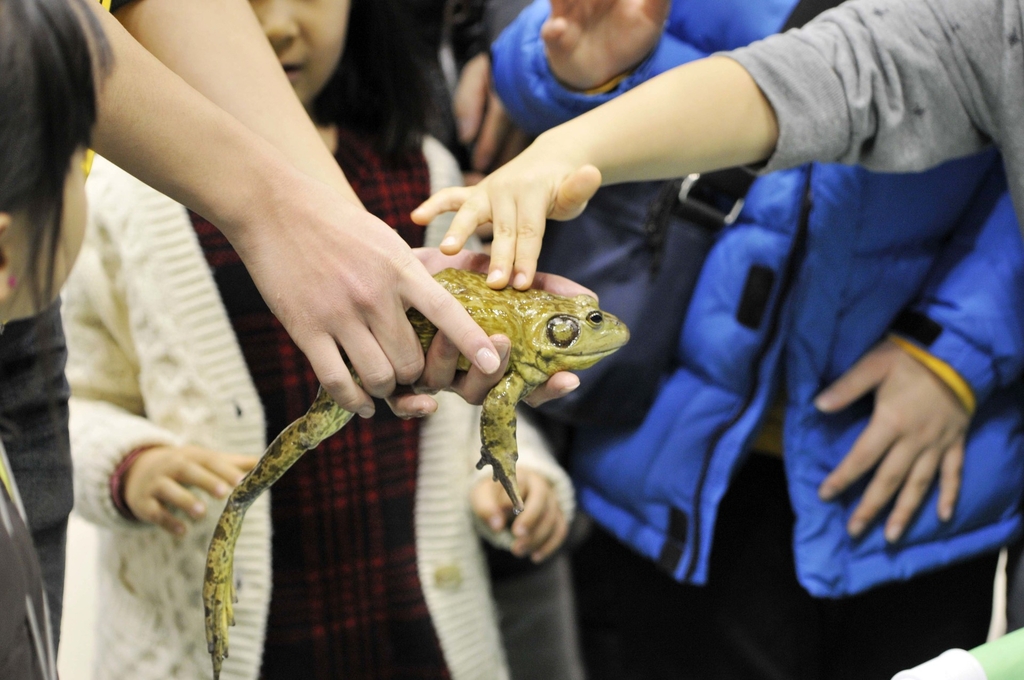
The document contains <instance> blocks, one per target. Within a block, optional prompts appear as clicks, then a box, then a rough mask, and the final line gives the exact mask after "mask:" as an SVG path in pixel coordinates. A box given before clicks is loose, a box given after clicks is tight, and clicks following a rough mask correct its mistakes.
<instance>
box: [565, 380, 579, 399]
mask: <svg viewBox="0 0 1024 680" xmlns="http://www.w3.org/2000/svg"><path fill="white" fill-rule="evenodd" d="M579 386H580V381H579V380H577V381H576V382H575V383H574V384H572V385H566V386H565V387H563V388H562V392H561V395H562V396H563V397H564V396H565V395H567V394H569V393H570V392H573V391H575V390H576V388H577V387H579Z"/></svg>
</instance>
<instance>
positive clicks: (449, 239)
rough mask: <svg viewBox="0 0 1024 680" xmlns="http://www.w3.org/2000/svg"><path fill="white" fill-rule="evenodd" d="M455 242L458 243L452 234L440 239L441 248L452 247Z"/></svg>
mask: <svg viewBox="0 0 1024 680" xmlns="http://www.w3.org/2000/svg"><path fill="white" fill-rule="evenodd" d="M456 243H458V241H457V240H456V239H455V237H454V236H446V237H445V239H444V240H443V241H441V249H442V250H443V249H445V248H454V247H455V244H456Z"/></svg>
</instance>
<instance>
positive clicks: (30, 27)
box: [0, 0, 112, 307]
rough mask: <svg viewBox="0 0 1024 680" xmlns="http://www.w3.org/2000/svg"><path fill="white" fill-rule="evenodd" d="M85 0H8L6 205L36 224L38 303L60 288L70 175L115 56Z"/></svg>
mask: <svg viewBox="0 0 1024 680" xmlns="http://www.w3.org/2000/svg"><path fill="white" fill-rule="evenodd" d="M84 2H85V0H0V158H2V159H3V163H0V210H2V211H4V212H8V213H16V212H17V213H23V214H24V215H25V216H26V217H27V218H28V219H29V220H30V223H31V224H32V225H33V230H32V234H31V237H30V240H29V253H28V255H29V260H28V265H27V269H26V271H25V274H26V281H25V282H24V285H25V286H27V287H28V290H29V292H30V293H31V294H32V295H33V298H34V300H33V301H34V302H35V303H36V306H37V307H41V306H42V305H43V304H45V302H47V301H48V300H49V299H50V298H51V297H52V294H53V291H52V290H50V287H51V283H50V281H51V280H52V278H53V267H54V264H55V260H56V255H57V248H58V246H59V244H60V225H61V217H62V215H63V212H64V184H65V180H66V178H67V173H68V171H69V166H70V163H71V159H72V157H73V156H74V154H75V152H77V151H78V150H79V149H84V148H86V147H88V145H89V141H90V139H91V136H92V129H93V126H94V124H95V122H96V113H97V103H96V91H97V86H98V85H99V84H100V82H101V81H102V79H103V77H104V76H105V74H106V73H107V72H108V70H109V67H110V63H111V59H112V58H111V55H110V51H109V47H108V45H107V42H106V39H105V38H104V36H103V31H102V29H101V27H100V25H99V22H98V21H97V20H96V17H95V16H93V14H92V13H91V11H90V10H89V9H88V8H87V7H86V6H85V4H84ZM44 255H45V258H44V260H43V262H42V263H41V262H40V259H41V258H43V256H44ZM39 264H43V265H44V266H45V271H44V272H42V273H43V276H42V277H41V278H42V279H43V280H44V282H45V283H44V284H43V287H42V288H40V286H39V285H38V281H39V278H40V277H39V276H38V274H39V272H38V271H37V267H38V265H39Z"/></svg>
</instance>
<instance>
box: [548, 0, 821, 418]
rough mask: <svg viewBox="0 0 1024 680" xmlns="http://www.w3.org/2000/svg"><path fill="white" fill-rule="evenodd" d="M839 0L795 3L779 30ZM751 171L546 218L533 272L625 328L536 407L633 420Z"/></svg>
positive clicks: (608, 193) (604, 192)
mask: <svg viewBox="0 0 1024 680" xmlns="http://www.w3.org/2000/svg"><path fill="white" fill-rule="evenodd" d="M838 4H840V3H839V2H838V1H837V0H801V1H800V2H798V3H797V5H796V7H795V8H794V9H793V12H792V13H791V14H790V17H789V19H788V20H787V22H786V25H785V26H784V27H783V30H788V29H790V28H795V27H797V26H800V25H803V24H804V23H806V22H807V21H809V20H810V19H812V18H814V17H815V16H817V15H818V14H819V13H821V12H823V11H825V10H827V9H830V8H832V7H835V6H836V5H838ZM755 178H756V175H755V174H754V173H753V172H752V171H751V170H749V169H747V168H729V169H727V170H721V171H718V172H713V173H704V174H702V175H701V174H694V175H690V176H689V177H686V178H683V179H676V180H674V181H670V182H642V183H636V184H623V185H618V186H611V187H605V188H603V189H601V190H599V191H598V192H597V194H595V195H594V198H593V199H591V201H590V205H589V206H587V209H586V210H585V211H583V214H581V215H580V216H579V217H577V218H576V219H574V220H569V221H567V222H554V221H549V222H548V224H547V230H546V233H545V235H544V246H543V248H542V250H541V255H540V259H539V261H538V267H537V268H538V270H539V271H545V272H552V273H555V274H561V275H562V276H566V277H568V278H570V279H572V280H574V281H576V282H578V283H580V284H582V285H584V286H587V287H588V288H590V289H592V290H593V291H594V292H596V293H597V294H598V296H599V297H600V298H601V307H602V308H603V309H605V310H607V311H609V312H611V313H612V314H615V315H616V316H617V317H619V318H620V319H622V321H623V322H625V324H626V325H627V326H628V327H629V330H630V340H629V343H628V344H627V345H626V346H625V347H623V348H622V349H620V350H619V351H618V352H616V353H615V354H613V355H611V356H610V357H607V358H605V359H602V360H601V361H600V362H599V363H598V364H597V365H595V366H593V367H592V368H588V369H586V370H584V371H581V372H580V373H579V378H580V386H579V387H578V388H577V389H576V391H574V392H572V393H570V394H568V395H567V396H565V397H562V398H561V399H555V400H553V401H550V402H548V403H547V404H544V405H543V406H541V407H540V408H539V409H537V410H538V411H540V413H541V414H543V415H544V416H547V417H549V418H550V419H553V420H555V421H557V422H560V423H563V424H567V425H587V424H604V425H621V426H636V425H639V424H640V423H641V422H643V419H644V417H645V416H646V415H647V411H648V409H650V407H651V404H652V402H653V401H654V397H655V396H656V395H657V393H658V388H659V387H660V384H661V381H662V379H663V378H664V376H666V375H667V374H668V373H669V372H670V371H671V370H672V369H673V367H674V363H675V360H676V351H677V346H678V342H679V334H680V332H681V331H682V327H683V320H684V319H685V317H686V310H687V308H688V307H689V304H690V297H691V295H692V294H693V288H694V286H695V285H696V282H697V277H698V276H699V274H700V272H701V269H702V268H703V266H704V259H705V257H706V256H707V254H708V251H709V250H710V249H711V246H712V245H714V243H715V240H716V238H717V236H718V234H719V232H720V231H721V230H722V229H723V228H725V227H726V226H728V225H730V224H732V222H733V221H734V220H735V219H736V217H737V215H738V214H739V212H740V210H741V209H742V207H743V201H744V198H745V196H746V194H747V191H748V190H749V189H750V185H751V184H752V183H753V181H754V179H755Z"/></svg>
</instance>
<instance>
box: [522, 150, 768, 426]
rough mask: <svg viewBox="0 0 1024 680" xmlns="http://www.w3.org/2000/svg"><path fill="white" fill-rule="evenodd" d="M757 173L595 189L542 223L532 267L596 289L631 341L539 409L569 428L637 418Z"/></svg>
mask: <svg viewBox="0 0 1024 680" xmlns="http://www.w3.org/2000/svg"><path fill="white" fill-rule="evenodd" d="M754 178H755V175H754V174H753V173H752V172H751V171H749V170H746V169H743V168H733V169H730V170H725V171H722V172H718V173H710V174H706V175H703V176H697V175H691V176H690V177H688V178H686V179H679V180H674V181H671V182H642V183H636V184H623V185H619V186H612V187H606V188H603V189H601V190H600V191H598V192H597V194H595V196H594V198H593V199H591V201H590V205H589V206H588V207H587V209H586V210H585V211H584V212H583V214H582V215H580V216H579V217H577V218H576V219H574V220H570V221H567V222H549V223H548V226H547V231H546V233H545V235H544V247H543V249H542V250H541V255H540V261H539V263H538V269H539V270H540V271H549V272H554V273H557V274H561V275H562V276H566V277H568V278H570V279H572V280H574V281H577V282H579V283H581V284H582V285H585V286H587V287H589V288H591V289H593V290H594V292H595V293H597V294H598V296H599V297H600V298H601V308H602V309H605V310H607V311H609V312H611V313H612V314H614V315H616V316H617V317H619V318H620V319H622V321H623V322H625V324H626V325H627V326H628V327H629V330H630V334H631V335H630V340H629V343H628V344H627V345H626V346H625V347H623V348H622V349H620V350H619V351H618V352H616V353H615V354H613V355H611V356H610V357H607V358H605V359H602V360H601V362H599V363H598V364H597V365H596V366H594V367H593V368H589V369H587V370H585V371H581V372H580V373H579V377H580V386H579V388H577V389H576V391H574V392H571V393H570V394H568V395H567V396H565V397H562V398H561V399H556V400H554V401H551V402H548V403H547V404H545V405H543V406H541V407H540V408H539V411H540V412H541V413H542V414H544V415H546V416H549V417H551V418H553V419H555V420H557V421H559V422H562V423H566V424H571V425H583V424H588V423H603V424H615V425H636V424H639V423H640V422H641V421H642V420H643V418H644V416H645V415H646V413H647V410H648V409H649V408H650V406H651V402H652V401H653V400H654V396H655V395H656V394H657V391H658V387H659V384H660V382H661V379H662V377H663V376H664V375H665V374H666V373H667V372H668V371H669V370H670V369H671V367H672V363H673V361H674V357H675V355H676V346H677V344H678V342H679V332H680V329H681V328H682V325H683V319H684V317H685V315H686V309H687V307H688V306H689V304H690V296H691V294H692V292H693V288H694V285H695V284H696V281H697V276H698V275H699V274H700V271H701V269H702V268H703V266H704V258H705V256H706V255H707V253H708V251H709V250H710V249H711V246H712V245H713V244H714V242H715V239H716V237H717V235H718V232H719V231H720V230H721V229H722V228H723V227H725V226H726V225H728V224H731V223H732V221H733V220H734V219H735V218H736V215H737V214H738V213H739V211H740V208H741V207H742V205H743V197H744V196H745V195H746V192H747V189H748V188H749V187H750V184H751V183H752V182H753V180H754Z"/></svg>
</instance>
